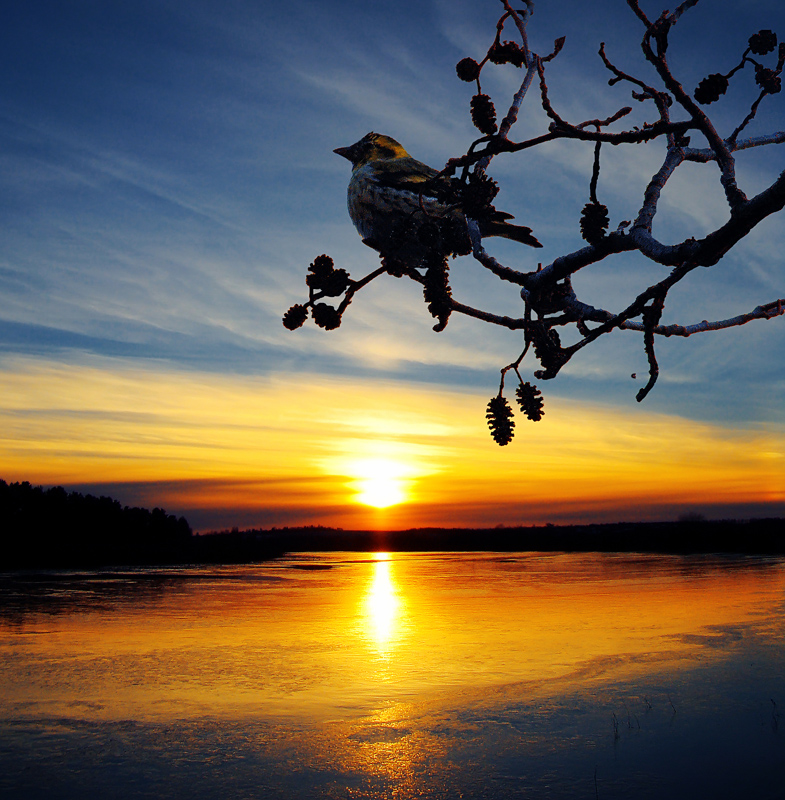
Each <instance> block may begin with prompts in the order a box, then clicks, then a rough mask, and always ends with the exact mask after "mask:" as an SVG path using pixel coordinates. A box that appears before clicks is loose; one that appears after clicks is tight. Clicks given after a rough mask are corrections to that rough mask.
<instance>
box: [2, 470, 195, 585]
mask: <svg viewBox="0 0 785 800" xmlns="http://www.w3.org/2000/svg"><path fill="white" fill-rule="evenodd" d="M0 524H1V527H2V534H0V565H2V569H18V568H28V567H35V568H42V567H82V566H85V567H92V566H101V565H107V564H150V563H155V564H167V563H176V562H180V561H183V560H187V557H188V553H189V550H190V547H189V545H190V542H191V538H192V532H191V526H190V525H189V524H188V521H187V520H186V519H185V517H180V518H179V519H178V518H177V517H175V516H174V515H172V514H167V513H166V511H164V510H163V509H162V508H154V509H153V510H152V511H149V510H148V509H146V508H129V507H128V506H123V505H121V504H120V503H119V502H118V501H117V500H114V499H112V498H111V497H95V496H93V495H90V494H88V495H82V494H79V493H78V492H67V491H66V490H65V489H64V488H63V487H62V486H56V487H54V488H51V489H44V488H43V487H41V486H32V485H31V484H29V483H28V482H27V481H25V482H24V483H11V484H8V483H6V482H5V481H2V480H0Z"/></svg>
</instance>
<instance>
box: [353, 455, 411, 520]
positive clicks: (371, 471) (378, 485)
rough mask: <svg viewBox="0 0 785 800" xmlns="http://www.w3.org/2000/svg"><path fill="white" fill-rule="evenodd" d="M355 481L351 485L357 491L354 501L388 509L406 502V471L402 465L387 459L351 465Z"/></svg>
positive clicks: (369, 460) (368, 460) (370, 460)
mask: <svg viewBox="0 0 785 800" xmlns="http://www.w3.org/2000/svg"><path fill="white" fill-rule="evenodd" d="M352 472H353V474H354V475H355V476H356V480H355V482H354V484H353V486H354V488H355V489H356V490H357V494H356V495H355V498H354V499H355V500H356V501H357V502H358V503H362V504H363V505H366V506H372V507H373V508H389V507H390V506H395V505H398V504H399V503H404V502H406V499H407V496H406V483H407V482H406V480H405V479H404V477H403V476H404V475H405V474H406V472H407V470H406V468H405V467H404V466H403V465H402V464H399V463H397V462H395V461H392V460H389V459H381V458H380V459H367V460H365V461H358V462H356V463H355V464H354V465H353V469H352Z"/></svg>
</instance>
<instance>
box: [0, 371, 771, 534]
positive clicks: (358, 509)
mask: <svg viewBox="0 0 785 800" xmlns="http://www.w3.org/2000/svg"><path fill="white" fill-rule="evenodd" d="M0 381H1V383H0V395H1V396H2V400H0V428H1V429H2V434H0V465H2V474H0V477H2V478H3V479H4V480H6V481H15V480H29V481H31V482H33V483H41V484H44V485H51V484H62V485H66V486H73V487H78V488H80V489H81V490H90V491H93V492H94V493H103V494H111V495H112V496H115V497H117V498H118V499H119V500H120V501H121V502H123V503H126V504H130V505H134V504H141V505H146V506H153V505H159V506H163V507H165V508H166V509H167V510H168V511H170V512H173V513H178V514H181V513H183V514H185V515H186V516H187V517H188V519H189V521H191V523H192V525H193V527H194V528H195V529H197V530H198V529H209V528H217V527H229V526H231V525H239V526H240V527H251V526H260V527H269V526H272V525H277V526H283V525H296V524H325V525H332V526H340V527H344V528H400V527H418V526H427V525H446V526H468V525H495V524H499V523H504V524H516V523H522V524H529V523H544V522H548V521H552V522H555V523H559V522H570V521H577V522H580V521H588V520H607V521H615V520H629V519H673V518H675V517H676V516H678V515H679V514H680V513H684V512H685V511H691V510H695V511H698V512H701V513H704V514H705V515H706V516H708V517H718V516H719V517H721V516H736V517H738V516H764V515H779V514H782V513H785V477H784V476H785V433H783V431H782V430H781V429H778V428H777V427H775V426H773V425H768V426H747V427H744V428H741V427H737V428H730V427H723V426H720V425H712V424H708V423H705V422H695V421H692V420H686V419H683V418H679V417H675V416H665V415H662V414H652V413H648V412H647V411H646V409H645V407H642V406H637V404H636V405H633V406H631V407H630V408H629V409H627V410H625V411H620V410H619V409H618V408H614V409H611V408H604V407H602V406H599V405H589V404H581V403H577V402H572V401H565V400H559V399H558V398H548V399H547V406H546V409H547V411H546V415H545V417H544V419H543V420H542V421H541V422H539V423H536V424H534V423H529V422H527V421H526V420H524V419H521V418H520V417H518V424H517V429H516V437H515V439H514V440H513V442H512V444H510V445H509V446H507V447H504V448H500V447H498V446H497V445H496V444H494V442H493V441H492V440H491V439H490V436H489V435H488V431H487V428H486V425H485V418H484V413H485V404H486V403H487V401H488V397H486V396H485V394H478V393H476V392H469V391H461V392H458V391H445V390H438V389H433V388H428V387H422V386H417V385H414V384H406V383H402V382H392V381H390V382H384V381H379V380H374V381H373V382H371V381H363V380H361V379H356V380H347V379H334V380H331V379H329V378H325V377H324V376H320V375H302V374H300V375H297V376H294V377H290V376H287V375H283V374H278V375H275V376H272V377H269V378H251V377H243V376H231V375H215V374H208V373H200V372H167V371H164V370H163V369H161V370H156V369H150V368H149V367H147V368H145V369H132V368H129V367H128V366H127V364H122V363H121V362H119V361H118V362H112V361H111V360H108V359H101V360H100V362H99V361H98V360H96V363H94V364H93V365H92V366H69V365H66V364H62V363H56V362H47V361H42V360H40V359H36V360H26V359H24V358H19V359H16V360H15V361H13V362H11V363H9V364H8V365H7V368H6V370H5V371H3V372H2V373H0ZM362 501H364V502H362ZM367 503H373V504H375V505H384V504H387V503H393V504H392V505H389V506H388V507H387V508H382V509H380V508H375V507H374V506H373V505H368V504H367Z"/></svg>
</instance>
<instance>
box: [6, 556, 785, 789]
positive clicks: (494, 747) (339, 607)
mask: <svg viewBox="0 0 785 800" xmlns="http://www.w3.org/2000/svg"><path fill="white" fill-rule="evenodd" d="M784 612H785V562H783V560H782V559H776V558H766V557H727V556H717V555H709V556H689V557H683V556H682V557H676V556H661V555H645V556H644V555H629V554H625V555H608V554H592V553H588V554H586V553H582V554H542V553H536V554H535V553H521V554H517V553H516V554H498V553H460V554H450V553H390V554H383V553H382V554H380V553H362V554H360V553H320V554H303V555H298V556H293V557H287V558H284V559H281V560H277V561H273V562H269V563H264V564H256V565H249V566H228V567H183V568H166V569H128V570H115V571H112V572H50V573H45V574H30V573H26V574H22V573H20V574H5V575H0V795H2V796H3V797H4V798H6V797H7V798H25V800H28V798H47V800H52V799H53V798H81V797H85V798H87V797H90V798H94V797H100V798H104V797H106V798H109V797H111V798H186V799H187V800H200V799H201V798H216V799H217V798H221V799H222V800H223V799H224V798H265V800H266V799H267V798H282V799H283V798H287V800H289V799H295V800H296V799H298V798H336V800H337V799H338V798H341V799H345V798H390V799H391V800H393V799H397V798H400V799H401V800H408V799H409V798H445V799H446V798H466V799H467V800H471V799H472V798H576V799H577V798H586V800H610V799H611V798H622V797H624V798H628V797H635V798H636V799H638V800H644V799H645V798H669V800H680V798H703V797H706V798H709V797H710V798H712V799H713V800H717V798H761V799H762V800H768V799H769V798H771V800H775V799H776V800H781V799H782V798H785V613H784Z"/></svg>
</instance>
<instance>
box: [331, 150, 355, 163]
mask: <svg viewBox="0 0 785 800" xmlns="http://www.w3.org/2000/svg"><path fill="white" fill-rule="evenodd" d="M333 153H337V154H338V155H339V156H343V157H344V158H345V159H347V160H348V161H351V160H352V148H351V147H336V148H335V150H333Z"/></svg>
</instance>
